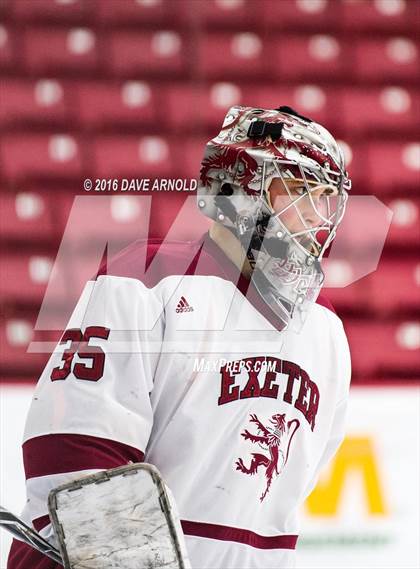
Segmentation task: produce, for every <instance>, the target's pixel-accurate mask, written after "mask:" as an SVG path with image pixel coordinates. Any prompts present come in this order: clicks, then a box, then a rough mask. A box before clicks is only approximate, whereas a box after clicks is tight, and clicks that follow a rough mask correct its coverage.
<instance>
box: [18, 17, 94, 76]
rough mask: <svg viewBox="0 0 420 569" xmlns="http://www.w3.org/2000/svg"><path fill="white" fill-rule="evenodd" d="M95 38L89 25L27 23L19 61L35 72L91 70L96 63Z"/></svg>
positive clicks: (80, 72)
mask: <svg viewBox="0 0 420 569" xmlns="http://www.w3.org/2000/svg"><path fill="white" fill-rule="evenodd" d="M98 39H99V38H98V37H97V33H96V31H95V30H93V29H89V28H79V27H74V28H66V29H62V28H51V27H48V28H38V27H30V28H28V29H27V30H26V31H25V33H24V49H23V64H24V66H25V68H26V70H27V71H28V72H29V73H32V74H35V75H43V74H51V73H54V74H58V75H62V74H63V73H66V72H69V73H71V72H73V73H77V75H78V76H80V75H81V74H83V73H85V74H87V73H92V72H93V71H95V70H96V69H97V68H98V63H99V51H100V49H99V47H98Z"/></svg>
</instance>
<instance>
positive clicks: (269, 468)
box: [235, 413, 300, 502]
mask: <svg viewBox="0 0 420 569" xmlns="http://www.w3.org/2000/svg"><path fill="white" fill-rule="evenodd" d="M249 420H250V422H251V423H254V424H255V425H256V426H257V433H258V434H253V433H250V432H249V431H248V429H245V431H243V432H242V433H241V436H242V437H243V438H244V439H245V440H246V441H251V442H252V443H256V444H259V445H260V447H261V448H266V449H267V450H268V451H269V453H270V455H269V456H267V455H266V454H262V453H258V452H253V453H251V454H252V460H251V464H250V465H249V467H246V466H245V464H244V461H243V460H242V458H238V460H237V461H236V463H235V464H236V470H239V471H240V472H242V473H243V474H251V475H253V474H256V473H257V471H258V468H259V467H260V466H262V467H263V468H265V478H266V480H267V484H266V487H265V490H264V492H263V493H262V494H261V496H260V502H262V501H263V500H264V498H265V497H266V496H267V494H268V491H269V490H270V486H271V482H272V480H273V476H274V474H276V475H278V474H280V473H281V471H282V470H283V468H284V467H285V466H286V463H287V459H288V458H289V450H290V444H291V442H292V439H293V437H294V435H295V433H296V431H297V430H298V428H299V426H300V422H299V421H298V420H297V419H292V420H291V421H287V422H286V415H285V414H284V413H282V414H280V413H277V414H276V415H272V417H271V419H269V422H270V423H271V424H272V425H273V426H270V425H267V426H266V425H264V424H263V423H262V422H261V421H260V419H259V418H258V417H257V415H255V414H252V415H250V419H249ZM279 462H280V464H279ZM279 469H280V470H279Z"/></svg>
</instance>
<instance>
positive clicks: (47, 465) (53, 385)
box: [9, 235, 350, 569]
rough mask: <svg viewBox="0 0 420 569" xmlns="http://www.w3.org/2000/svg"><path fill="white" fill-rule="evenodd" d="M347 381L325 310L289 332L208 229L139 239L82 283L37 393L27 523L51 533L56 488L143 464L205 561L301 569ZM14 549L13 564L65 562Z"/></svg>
mask: <svg viewBox="0 0 420 569" xmlns="http://www.w3.org/2000/svg"><path fill="white" fill-rule="evenodd" d="M349 381H350V360H349V353H348V346H347V341H346V338H345V334H344V331H343V327H342V324H341V321H340V319H339V318H338V317H337V316H336V315H335V314H334V313H333V311H331V310H330V309H329V308H328V307H326V306H324V305H322V304H320V303H317V304H316V305H313V307H312V308H311V310H310V312H309V315H308V317H307V320H306V322H305V324H304V326H303V329H302V331H301V332H300V334H296V333H294V332H289V331H282V330H281V326H280V322H278V321H277V320H276V318H275V316H274V315H273V314H272V313H271V311H270V309H269V308H268V307H267V306H266V305H265V304H264V302H263V301H262V300H261V298H260V297H259V296H258V293H257V292H256V291H255V289H254V288H253V285H252V284H250V283H249V281H247V280H246V279H245V278H244V277H243V276H241V275H240V274H239V272H238V269H237V268H236V266H235V265H234V264H233V263H232V262H231V261H230V260H229V259H227V257H226V256H225V255H224V253H223V252H222V251H221V250H220V249H219V247H218V246H217V245H216V244H215V243H214V242H213V241H212V240H211V239H210V237H209V236H208V235H206V236H204V238H203V239H202V240H201V241H200V242H192V243H189V244H182V243H171V244H164V245H162V246H161V247H160V248H159V243H157V242H149V243H144V242H137V243H135V244H133V245H132V246H131V247H129V248H128V249H127V250H125V251H124V252H123V253H122V254H120V256H119V257H118V258H117V259H115V261H113V262H112V263H111V264H110V266H108V267H107V269H106V270H104V271H102V274H101V275H100V276H98V277H97V279H96V280H95V281H91V282H89V283H88V284H87V285H86V287H85V290H84V292H83V294H82V296H81V298H80V301H79V303H78V305H77V307H76V309H75V311H74V313H73V315H72V317H71V321H70V322H69V325H68V328H67V331H66V332H65V333H64V335H63V338H62V341H61V344H60V347H59V349H58V350H57V352H56V353H54V354H53V355H52V357H51V359H50V361H49V363H48V365H47V366H46V368H45V370H44V372H43V374H42V376H41V379H40V381H39V384H38V386H37V388H36V392H35V395H34V398H33V402H32V406H31V409H30V413H29V416H28V419H27V425H26V431H25V440H24V444H23V452H24V462H25V469H26V476H27V493H28V503H27V506H26V508H25V512H24V517H25V519H26V521H28V522H29V523H31V522H33V524H34V526H35V527H37V528H38V529H40V528H42V527H44V533H43V534H44V535H45V534H48V526H47V524H48V522H49V520H48V517H47V513H48V510H47V495H48V492H49V491H50V490H51V489H52V488H54V487H56V486H58V485H59V484H62V483H64V482H66V481H69V480H71V479H74V478H77V477H80V476H82V475H84V474H89V473H93V472H95V471H97V470H100V469H107V468H113V467H115V466H119V465H121V464H126V463H128V462H130V461H132V462H138V461H142V460H144V461H146V462H150V463H152V464H154V465H156V466H157V467H158V469H159V470H160V471H161V473H162V475H163V477H164V479H165V481H166V483H167V484H168V486H169V487H170V489H171V490H172V492H173V494H174V496H175V499H176V502H177V504H178V509H179V512H180V516H181V519H182V527H183V531H184V534H185V539H186V544H187V548H188V552H189V556H190V560H191V563H192V566H193V567H194V568H196V569H198V568H199V569H204V568H222V567H223V568H224V569H229V568H230V569H233V568H235V569H237V568H241V569H247V568H259V569H262V568H264V569H268V568H276V569H279V568H280V567H293V566H294V554H295V551H294V550H295V546H296V542H297V537H298V532H299V523H298V516H297V512H298V508H299V506H300V505H301V504H302V502H303V501H304V500H305V498H306V496H307V495H308V494H309V493H310V491H311V490H312V488H313V486H314V484H315V482H316V479H317V476H318V473H319V471H320V469H321V467H322V466H323V465H324V464H325V463H326V462H327V461H328V460H329V459H330V458H331V456H332V455H333V454H334V452H335V451H336V449H337V446H338V445H339V443H340V442H341V440H342V437H343V434H344V416H345V408H346V401H347V396H348V387H349ZM45 526H46V527H45ZM14 547H15V550H14V551H12V555H11V560H10V561H9V569H21V568H22V567H29V566H31V567H34V568H35V567H42V568H43V569H47V568H49V567H54V564H52V565H51V564H50V565H48V563H51V562H48V561H44V562H43V564H42V565H41V564H39V565H36V564H26V565H24V564H22V562H21V559H23V557H22V555H23V554H22V555H20V553H19V545H15V546H14ZM25 555H26V557H25V560H27V559H29V557H28V555H35V553H33V554H28V553H25Z"/></svg>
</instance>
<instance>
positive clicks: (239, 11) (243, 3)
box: [181, 0, 264, 29]
mask: <svg viewBox="0 0 420 569" xmlns="http://www.w3.org/2000/svg"><path fill="white" fill-rule="evenodd" d="M181 4H183V8H184V15H185V16H186V17H188V13H189V14H190V17H191V7H190V6H191V4H188V2H185V1H184V2H182V0H181ZM263 4H264V1H263V2H261V6H262V5H263ZM196 6H197V8H196V13H195V14H194V16H195V18H197V19H198V20H199V21H200V23H204V24H205V25H208V26H209V27H211V28H212V29H222V28H224V27H229V28H240V29H247V28H249V27H253V28H255V27H257V28H258V24H259V23H261V22H259V18H255V13H254V11H253V10H254V7H255V4H254V3H253V2H252V0H206V1H204V2H203V0H199V1H198V2H196Z"/></svg>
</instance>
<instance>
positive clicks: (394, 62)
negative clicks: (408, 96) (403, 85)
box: [352, 37, 419, 84]
mask: <svg viewBox="0 0 420 569" xmlns="http://www.w3.org/2000/svg"><path fill="white" fill-rule="evenodd" d="M352 55H353V57H354V65H355V68H354V72H355V74H356V75H357V77H358V78H359V79H360V80H362V81H363V80H368V81H371V80H382V81H386V82H387V83H388V84H389V82H390V81H394V82H399V81H404V80H407V81H412V80H413V78H414V77H416V76H417V73H418V66H419V49H418V46H417V45H416V43H414V41H413V40H412V39H409V38H407V37H388V38H387V39H358V40H356V41H355V42H354V45H353V52H352Z"/></svg>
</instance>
